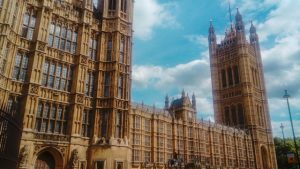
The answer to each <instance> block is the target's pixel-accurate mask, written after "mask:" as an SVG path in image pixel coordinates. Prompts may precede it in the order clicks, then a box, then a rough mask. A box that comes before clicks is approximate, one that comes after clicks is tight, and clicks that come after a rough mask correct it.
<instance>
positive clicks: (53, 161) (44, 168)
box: [34, 148, 63, 169]
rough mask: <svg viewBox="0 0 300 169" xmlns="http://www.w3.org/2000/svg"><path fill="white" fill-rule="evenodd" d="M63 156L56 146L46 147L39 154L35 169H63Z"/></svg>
mask: <svg viewBox="0 0 300 169" xmlns="http://www.w3.org/2000/svg"><path fill="white" fill-rule="evenodd" d="M62 168H63V157H62V155H61V153H60V152H59V151H58V150H56V149H55V148H46V149H43V150H42V151H40V153H38V154H37V156H36V160H35V162H34V169H62Z"/></svg>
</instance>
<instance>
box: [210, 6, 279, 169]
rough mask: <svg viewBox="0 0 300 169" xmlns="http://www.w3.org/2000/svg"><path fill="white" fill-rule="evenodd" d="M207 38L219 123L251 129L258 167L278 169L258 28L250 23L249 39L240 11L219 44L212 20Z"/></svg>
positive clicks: (217, 121)
mask: <svg viewBox="0 0 300 169" xmlns="http://www.w3.org/2000/svg"><path fill="white" fill-rule="evenodd" d="M208 40H209V53H210V63H211V77H212V90H213V91H212V92H213V103H214V111H215V119H216V123H218V124H222V125H228V126H232V127H236V128H243V129H244V130H246V131H248V133H249V134H250V135H251V136H252V139H253V144H254V145H253V146H254V152H253V153H254V154H255V161H256V167H257V168H277V162H276V156H275V146H274V143H273V136H272V127H271V120H270V114H269V110H268V100H267V95H266V87H265V82H264V74H263V65H262V58H261V52H260V45H259V38H258V35H257V33H256V28H255V27H254V25H253V24H252V23H251V28H250V38H249V40H250V42H248V41H247V39H246V31H245V26H244V22H243V17H242V15H241V14H240V12H239V10H237V13H236V16H235V23H231V26H230V28H229V29H228V30H227V32H226V35H225V38H224V39H223V40H222V41H221V43H220V44H218V43H217V38H216V34H215V30H214V27H213V25H212V23H211V25H210V28H209V37H208Z"/></svg>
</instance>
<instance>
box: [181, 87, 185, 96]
mask: <svg viewBox="0 0 300 169" xmlns="http://www.w3.org/2000/svg"><path fill="white" fill-rule="evenodd" d="M181 98H185V91H184V89H183V90H182V92H181Z"/></svg>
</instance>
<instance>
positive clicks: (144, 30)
mask: <svg viewBox="0 0 300 169" xmlns="http://www.w3.org/2000/svg"><path fill="white" fill-rule="evenodd" d="M174 8H176V3H159V2H158V0H137V1H135V4H134V9H135V10H134V25H133V26H134V32H135V37H137V38H139V39H142V40H147V39H150V38H151V36H152V33H153V29H154V28H156V27H168V28H172V27H178V26H179V24H178V23H177V21H176V18H175V17H174V14H173V13H172V12H171V9H173V10H174Z"/></svg>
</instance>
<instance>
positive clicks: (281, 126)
mask: <svg viewBox="0 0 300 169" xmlns="http://www.w3.org/2000/svg"><path fill="white" fill-rule="evenodd" d="M280 128H281V133H282V139H283V145H284V147H285V137H284V131H283V129H284V125H283V124H282V123H281V125H280ZM284 151H285V156H286V164H288V156H287V152H286V150H284Z"/></svg>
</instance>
